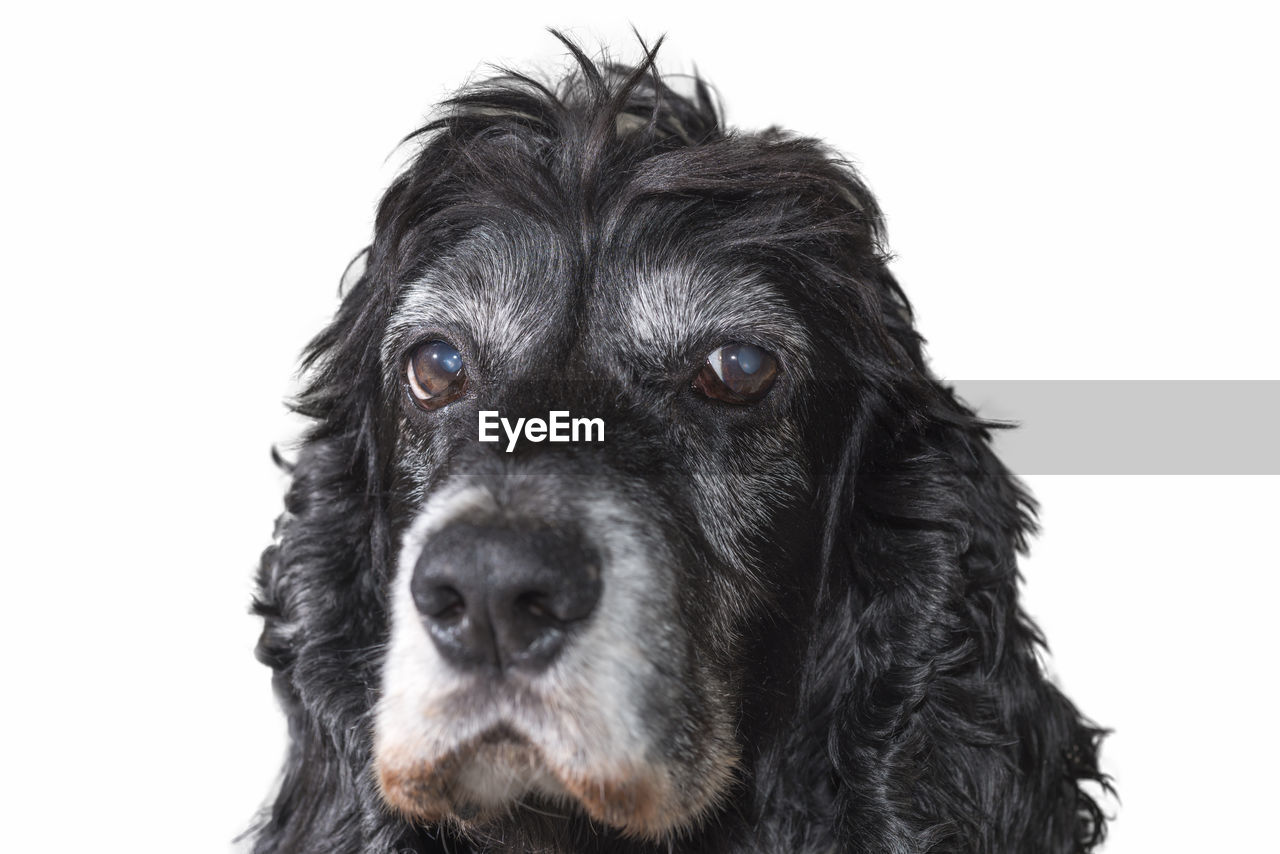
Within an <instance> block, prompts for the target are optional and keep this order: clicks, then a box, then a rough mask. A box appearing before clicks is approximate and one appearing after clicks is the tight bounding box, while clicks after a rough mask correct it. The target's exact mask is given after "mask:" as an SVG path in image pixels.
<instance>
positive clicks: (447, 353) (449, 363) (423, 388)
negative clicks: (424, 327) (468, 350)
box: [405, 341, 467, 409]
mask: <svg viewBox="0 0 1280 854" xmlns="http://www.w3.org/2000/svg"><path fill="white" fill-rule="evenodd" d="M405 374H406V375H407V377H408V380H409V391H410V393H411V394H412V395H413V402H414V403H416V404H417V405H418V406H419V407H420V408H422V409H439V408H440V407H441V406H444V405H445V404H446V403H452V402H453V401H455V400H457V399H458V398H459V397H461V395H462V392H463V391H464V390H465V389H466V387H467V372H466V368H465V366H464V365H463V364H462V354H461V353H460V352H458V348H457V347H454V346H453V345H452V344H450V343H449V342H448V341H427V342H425V343H423V344H419V345H418V346H417V347H415V348H414V349H413V352H411V353H410V354H409V362H408V364H407V365H406V366H405Z"/></svg>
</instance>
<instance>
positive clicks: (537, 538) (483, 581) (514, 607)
mask: <svg viewBox="0 0 1280 854" xmlns="http://www.w3.org/2000/svg"><path fill="white" fill-rule="evenodd" d="M410 591H411V592H412V594H413V601H414V604H416V605H417V607H418V611H419V613H421V614H422V618H423V622H424V624H425V626H426V629H427V632H428V634H430V635H431V640H432V641H433V642H434V643H435V645H436V649H438V650H439V651H440V654H441V655H442V656H443V657H444V658H445V659H446V660H447V661H449V662H450V663H451V664H453V665H454V666H456V667H458V668H461V669H464V670H482V669H485V668H491V669H493V670H495V671H499V672H500V671H502V670H505V669H520V670H525V671H538V670H541V669H543V668H545V667H546V666H547V665H549V664H550V663H551V662H552V661H554V660H555V658H556V656H557V655H558V654H559V653H560V650H561V649H562V648H563V647H564V645H565V641H566V640H567V638H568V637H569V635H570V634H571V633H572V631H573V629H574V628H575V627H576V626H578V625H580V624H582V623H583V621H585V620H586V619H587V617H589V616H590V615H591V612H592V611H593V610H594V609H595V606H596V603H597V602H598V601H599V600H600V591H601V579H600V564H599V561H598V559H597V558H596V556H595V554H594V553H593V552H592V551H591V550H590V549H587V548H585V547H584V545H583V543H582V540H581V538H580V537H578V536H577V535H575V534H572V533H569V532H566V531H562V530H559V529H552V528H535V529H529V530H521V529H518V528H510V527H497V526H480V525H470V524H454V525H450V526H449V527H447V528H445V529H444V530H442V531H440V532H439V533H438V534H436V535H435V536H433V537H431V538H430V540H429V541H428V542H427V543H426V545H425V547H424V548H423V550H422V556H421V557H420V558H418V563H417V565H416V566H415V567H414V572H413V578H412V580H411V582H410Z"/></svg>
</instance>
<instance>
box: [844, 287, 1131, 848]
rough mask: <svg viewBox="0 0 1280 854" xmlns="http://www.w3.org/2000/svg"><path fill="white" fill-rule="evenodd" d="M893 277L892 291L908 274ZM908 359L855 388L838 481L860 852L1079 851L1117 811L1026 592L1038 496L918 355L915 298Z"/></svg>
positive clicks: (905, 330)
mask: <svg viewBox="0 0 1280 854" xmlns="http://www.w3.org/2000/svg"><path fill="white" fill-rule="evenodd" d="M883 276H884V277H885V278H886V280H887V281H888V284H889V285H892V289H894V290H896V285H893V283H892V281H891V280H890V279H888V274H887V273H884V274H883ZM885 326H886V335H887V336H888V338H890V339H892V341H891V349H893V350H895V351H897V352H896V357H901V356H904V355H905V356H906V357H907V358H906V359H905V360H903V359H901V358H895V357H892V356H891V357H890V358H888V360H887V361H890V362H898V363H900V364H899V365H898V367H897V368H895V369H892V370H889V369H886V370H885V371H884V372H883V373H882V376H884V377H887V378H888V379H884V380H883V381H882V382H881V383H880V384H879V388H878V389H877V388H876V387H875V384H874V383H873V384H871V386H870V387H869V388H866V389H864V390H863V391H862V393H861V395H860V399H859V400H858V402H857V409H858V414H857V415H856V416H855V417H854V419H853V424H852V426H851V427H850V432H851V435H850V436H849V437H848V439H847V446H846V449H845V451H844V454H845V459H844V461H843V465H842V471H843V473H844V477H843V479H842V482H841V483H840V484H839V486H838V488H836V489H835V490H834V494H833V495H832V499H831V500H832V501H833V503H834V505H835V506H834V507H833V511H832V513H831V518H832V519H835V520H837V522H836V523H835V528H834V529H833V532H832V533H833V536H832V537H831V540H830V557H829V560H828V564H829V566H828V572H829V573H830V575H829V577H828V584H829V585H830V589H831V592H832V593H833V594H834V595H833V597H832V600H833V605H832V606H831V607H832V612H831V613H830V614H829V615H828V620H827V622H826V625H827V626H828V633H829V634H828V637H827V638H826V640H825V641H824V643H826V645H827V648H828V650H830V652H829V653H828V657H827V661H826V662H825V664H822V665H820V666H819V670H820V671H825V672H836V673H838V674H839V675H838V678H837V686H836V688H835V690H834V692H832V691H831V689H830V688H828V689H827V691H828V696H831V695H832V694H834V699H833V700H831V701H830V702H831V706H830V713H831V724H830V725H831V730H830V733H829V738H828V745H829V751H830V755H831V758H832V760H833V762H834V765H835V773H836V779H837V811H838V820H839V821H840V823H841V825H842V835H843V836H844V838H846V839H848V840H850V842H851V843H852V844H851V847H852V848H853V849H856V850H869V851H925V850H929V851H966V852H970V851H971V852H1024V851H1025V852H1039V854H1059V852H1081V851H1088V850H1090V849H1091V848H1093V847H1094V846H1095V845H1096V844H1097V843H1098V842H1100V841H1101V839H1102V838H1103V836H1104V833H1105V820H1104V816H1103V814H1102V811H1101V809H1100V808H1099V806H1098V804H1097V802H1096V801H1095V800H1094V798H1093V797H1092V796H1091V795H1090V794H1088V793H1087V792H1086V791H1084V790H1083V789H1082V788H1081V786H1080V783H1081V782H1083V781H1094V782H1095V783H1098V784H1100V785H1101V786H1102V787H1103V788H1106V786H1107V782H1106V779H1105V777H1104V776H1103V775H1101V774H1100V772H1099V770H1098V764H1097V748H1098V743H1099V741H1100V739H1101V737H1102V731H1100V730H1099V729H1097V728H1095V727H1094V726H1092V725H1091V724H1090V723H1088V722H1087V721H1085V720H1084V719H1082V718H1081V716H1080V714H1079V713H1078V712H1077V710H1076V709H1075V707H1074V706H1073V705H1072V704H1071V702H1070V701H1069V700H1068V699H1067V698H1066V697H1065V696H1063V694H1062V693H1061V692H1060V691H1059V690H1058V689H1057V688H1056V687H1055V686H1054V685H1053V684H1052V683H1051V682H1049V681H1048V679H1047V678H1046V676H1045V674H1044V672H1043V671H1042V668H1041V665H1040V660H1039V657H1038V655H1039V652H1040V649H1041V648H1042V646H1043V640H1042V638H1041V636H1040V633H1039V631H1038V630H1037V628H1036V627H1035V626H1034V625H1033V623H1032V622H1031V620H1030V619H1029V618H1028V617H1027V615H1026V614H1025V613H1023V611H1022V610H1021V608H1020V607H1019V604H1018V591H1017V585H1018V581H1019V575H1018V570H1017V562H1016V561H1017V554H1018V552H1020V551H1022V550H1024V549H1025V545H1026V538H1027V536H1028V535H1029V534H1030V533H1031V532H1032V531H1033V529H1034V521H1033V517H1034V505H1033V502H1032V501H1031V499H1030V497H1029V495H1028V494H1027V493H1026V492H1025V490H1024V489H1023V487H1022V486H1021V484H1020V483H1019V482H1018V481H1017V480H1016V479H1015V478H1014V477H1013V475H1012V474H1011V473H1010V472H1009V471H1008V470H1007V469H1006V468H1005V466H1004V465H1003V464H1002V463H1001V462H1000V461H999V460H998V459H997V458H996V456H995V454H994V453H993V452H992V450H991V444H990V433H989V427H988V425H986V424H984V423H983V422H982V421H980V420H979V419H978V418H977V417H976V416H975V415H974V413H973V412H971V411H970V410H969V409H968V408H967V407H966V406H965V405H964V404H962V403H961V402H960V401H959V400H958V399H957V398H956V397H955V395H954V394H953V393H952V392H951V390H950V389H948V388H946V387H944V386H942V385H941V384H940V383H938V382H937V381H936V380H935V379H933V378H932V377H931V376H930V375H929V373H928V371H927V369H926V368H925V367H924V365H923V361H922V358H921V354H920V348H919V339H918V337H917V336H916V335H915V333H914V331H912V330H911V328H910V313H909V308H907V307H906V306H905V303H898V304H897V306H896V310H895V311H894V312H893V313H892V316H891V317H890V319H889V320H887V321H886V323H885Z"/></svg>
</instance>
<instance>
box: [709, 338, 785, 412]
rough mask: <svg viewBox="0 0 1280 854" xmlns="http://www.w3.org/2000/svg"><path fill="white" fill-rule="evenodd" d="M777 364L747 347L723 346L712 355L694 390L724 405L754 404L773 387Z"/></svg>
mask: <svg viewBox="0 0 1280 854" xmlns="http://www.w3.org/2000/svg"><path fill="white" fill-rule="evenodd" d="M777 377H778V360H777V359H775V358H774V357H773V354H772V353H770V352H769V351H767V350H761V349H760V348H759V347H754V346H752V345H750V344H725V345H724V346H723V347H718V348H716V349H715V350H712V351H711V355H709V356H707V363H706V364H705V365H703V366H702V370H701V371H699V372H698V376H697V377H695V378H694V380H693V386H694V388H696V389H697V390H698V391H700V392H702V393H703V394H705V395H706V396H707V397H711V398H714V399H716V400H723V401H724V402H726V403H755V402H756V401H757V400H760V399H761V398H762V397H764V396H765V395H766V394H768V393H769V389H770V388H772V387H773V381H774V380H775V379H777Z"/></svg>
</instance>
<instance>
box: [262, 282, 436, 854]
mask: <svg viewBox="0 0 1280 854" xmlns="http://www.w3.org/2000/svg"><path fill="white" fill-rule="evenodd" d="M372 269H373V265H371V270H372ZM379 290H380V289H379V288H378V287H377V283H376V281H375V279H374V273H373V272H366V273H365V275H364V276H362V277H361V278H360V280H359V281H358V282H357V283H356V285H355V286H354V287H353V288H352V289H351V290H350V292H349V293H348V294H347V295H346V297H345V298H344V300H343V302H342V305H341V307H340V309H339V311H338V314H337V316H336V317H335V319H334V321H333V322H332V324H330V325H329V327H327V328H326V329H325V330H324V331H323V332H322V333H321V334H320V335H319V336H317V337H316V339H315V340H314V341H313V342H312V343H311V345H310V346H309V348H308V350H307V352H306V354H305V357H304V370H306V372H307V374H306V376H307V382H306V384H305V387H304V390H303V392H302V395H301V396H300V398H299V399H298V401H297V402H296V404H295V408H296V409H297V410H298V411H299V412H301V413H302V414H304V415H306V416H308V417H310V418H312V419H314V421H313V425H312V427H311V429H310V431H309V432H308V433H307V435H306V437H305V439H304V442H303V446H302V449H301V452H300V454H299V456H298V459H297V462H296V463H295V464H294V465H292V466H291V467H288V468H289V469H290V471H291V474H292V484H291V486H290V489H289V492H288V495H287V497H286V499H285V513H284V515H282V516H281V517H280V519H279V520H278V522H277V526H276V544H275V545H272V546H271V547H269V548H268V549H267V550H266V551H265V553H264V554H263V556H262V564H261V568H260V570H259V573H258V586H259V591H258V596H257V598H256V601H255V603H254V611H255V613H257V614H258V615H259V616H261V617H262V618H263V621H264V627H263V631H262V636H261V639H260V640H259V643H258V648H257V655H258V658H259V659H260V660H261V661H262V662H263V663H264V664H267V665H268V666H270V667H271V668H272V670H273V671H274V674H273V682H274V685H275V690H276V694H277V696H278V697H279V700H280V703H281V705H282V707H283V708H284V711H285V714H286V715H287V717H288V722H289V749H288V755H287V758H286V760H285V767H284V771H283V774H282V776H281V782H280V789H279V792H278V794H277V795H276V797H275V800H274V802H273V803H272V804H271V805H270V806H269V807H268V808H267V809H266V810H264V813H263V815H262V817H261V819H260V821H259V824H258V825H257V827H255V828H254V831H253V833H254V834H255V836H256V844H255V847H254V850H255V851H256V852H263V854H265V852H273V854H283V852H310V854H314V853H315V852H335V853H336V852H355V851H361V852H364V851H379V852H381V851H388V852H389V851H394V850H397V849H398V848H399V847H402V846H405V845H407V844H408V840H409V839H415V840H416V839H417V833H416V832H415V831H413V830H412V829H411V828H408V827H406V826H404V825H403V824H401V823H399V822H395V821H393V820H392V819H390V818H388V817H386V816H385V814H384V811H383V810H382V809H381V807H380V806H379V802H378V801H377V792H376V787H375V785H374V784H373V780H372V776H371V775H370V774H369V773H368V767H369V761H370V733H369V717H368V714H369V710H370V709H371V708H372V706H373V703H374V701H375V695H376V690H377V668H378V663H379V660H380V651H381V647H382V645H383V643H384V642H385V631H386V625H387V619H386V592H385V591H386V579H387V576H388V568H387V551H388V534H387V521H386V511H385V508H384V506H383V503H384V502H383V494H384V481H385V474H384V463H383V458H382V455H381V453H380V451H379V449H380V447H381V446H382V445H383V444H384V443H385V441H386V440H385V437H381V436H379V435H378V432H377V429H376V426H375V425H377V424H378V423H379V419H377V418H376V417H375V414H376V412H377V408H378V405H379V403H378V399H377V395H378V394H379V393H380V392H379V389H380V388H381V382H380V378H379V376H378V371H379V368H378V364H379V362H378V356H377V350H376V348H377V345H378V341H379V340H380V333H381V329H382V325H383V322H384V321H383V319H382V317H381V312H382V311H384V310H385V306H384V305H382V297H381V296H380V294H379ZM419 842H420V840H419ZM423 850H431V849H430V848H425V849H423Z"/></svg>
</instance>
